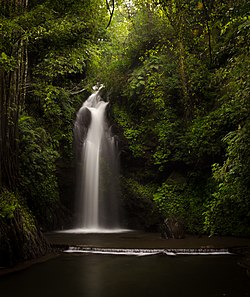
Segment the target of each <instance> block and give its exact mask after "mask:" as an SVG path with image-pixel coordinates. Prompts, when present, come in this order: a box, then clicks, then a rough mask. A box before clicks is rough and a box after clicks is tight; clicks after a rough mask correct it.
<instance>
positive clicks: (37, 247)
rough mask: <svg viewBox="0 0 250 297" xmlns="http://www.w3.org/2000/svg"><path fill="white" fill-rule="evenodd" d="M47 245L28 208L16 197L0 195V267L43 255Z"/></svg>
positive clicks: (9, 194) (6, 193)
mask: <svg viewBox="0 0 250 297" xmlns="http://www.w3.org/2000/svg"><path fill="white" fill-rule="evenodd" d="M48 249H49V245H48V243H47V242H46V240H45V239H44V238H43V236H42V233H41V232H40V231H39V229H38V228H37V226H36V223H35V219H34V217H33V215H32V214H31V213H30V211H29V210H28V208H27V207H26V206H25V205H24V204H23V203H21V200H20V198H19V197H18V195H16V194H14V193H12V192H9V191H6V190H5V191H2V193H1V194H0V266H5V267H6V266H11V265H14V264H16V263H17V262H20V261H23V260H28V259H33V258H36V257H39V256H42V255H44V254H45V253H46V252H47V251H48Z"/></svg>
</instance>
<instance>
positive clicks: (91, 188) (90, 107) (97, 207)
mask: <svg viewBox="0 0 250 297" xmlns="http://www.w3.org/2000/svg"><path fill="white" fill-rule="evenodd" d="M102 88H103V87H102V86H101V87H100V88H99V89H98V90H97V91H96V92H95V93H93V94H92V95H91V96H90V97H89V98H88V99H87V100H86V101H85V102H84V103H83V105H82V107H81V108H80V110H79V111H78V113H77V118H76V122H75V127H74V134H75V140H76V146H77V148H78V159H79V170H78V191H77V196H78V197H77V212H76V214H77V215H76V216H77V222H76V228H80V229H86V230H89V231H91V230H92V231H93V232H95V231H97V232H98V231H100V230H105V229H117V228H119V227H120V224H119V207H118V204H119V203H118V202H119V201H118V200H119V196H118V185H119V177H118V175H119V172H118V168H119V166H118V163H119V162H118V150H117V144H116V141H115V138H114V136H112V134H111V131H110V129H109V127H108V125H107V122H106V108H107V106H108V103H107V102H104V101H102V99H101V96H100V91H101V90H102Z"/></svg>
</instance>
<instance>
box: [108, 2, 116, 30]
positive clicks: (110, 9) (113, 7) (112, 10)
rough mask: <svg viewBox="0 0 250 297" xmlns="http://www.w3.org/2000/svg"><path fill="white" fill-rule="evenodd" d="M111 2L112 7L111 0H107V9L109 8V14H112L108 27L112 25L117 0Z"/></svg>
mask: <svg viewBox="0 0 250 297" xmlns="http://www.w3.org/2000/svg"><path fill="white" fill-rule="evenodd" d="M111 3H112V8H111V7H110V4H109V0H106V5H107V9H108V11H109V14H110V17H109V22H108V25H107V27H106V29H107V28H108V27H109V26H110V24H111V21H112V18H113V15H114V11H115V0H112V1H111Z"/></svg>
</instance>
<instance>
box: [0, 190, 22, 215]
mask: <svg viewBox="0 0 250 297" xmlns="http://www.w3.org/2000/svg"><path fill="white" fill-rule="evenodd" d="M18 207H19V202H18V200H17V198H16V196H15V194H13V193H11V192H9V191H6V190H5V191H2V193H1V194H0V217H2V218H3V219H5V218H6V219H11V218H13V217H14V212H15V210H16V209H17V208H18Z"/></svg>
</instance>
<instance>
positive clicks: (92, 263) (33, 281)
mask: <svg viewBox="0 0 250 297" xmlns="http://www.w3.org/2000/svg"><path fill="white" fill-rule="evenodd" d="M237 260H238V257H237V256H177V257H168V256H161V255H157V256H156V255H155V256H146V257H133V256H110V255H105V256H104V255H78V254H77V255H75V254H73V255H72V254H70V255H69V254H63V255H61V256H60V257H58V258H55V259H53V260H50V261H48V262H45V263H41V264H38V265H35V266H33V267H31V268H29V269H27V270H24V271H21V272H18V273H15V274H12V275H8V276H5V277H2V278H1V279H0V292H1V294H0V296H1V297H17V296H19V297H20V296H25V297H31V296H32V297H33V296H36V297H42V296H43V297H44V296H46V297H52V296H53V297H56V296H58V297H66V296H67V297H135V296H136V297H138V296H139V297H154V296H169V297H184V296H185V297H189V296H190V297H196V296H197V297H217V296H218V297H219V296H227V297H246V296H250V281H249V278H248V277H247V275H246V272H245V270H244V269H242V268H241V267H239V266H238V265H237Z"/></svg>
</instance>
